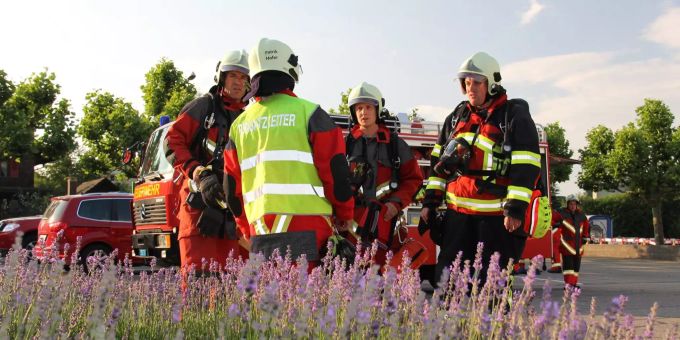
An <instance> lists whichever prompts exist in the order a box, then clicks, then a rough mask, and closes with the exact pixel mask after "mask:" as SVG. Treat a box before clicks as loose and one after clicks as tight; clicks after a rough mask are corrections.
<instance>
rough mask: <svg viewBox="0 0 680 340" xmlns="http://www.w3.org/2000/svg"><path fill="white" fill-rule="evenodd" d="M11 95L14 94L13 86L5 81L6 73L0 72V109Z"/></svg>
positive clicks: (7, 80)
mask: <svg viewBox="0 0 680 340" xmlns="http://www.w3.org/2000/svg"><path fill="white" fill-rule="evenodd" d="M12 93H14V84H13V83H12V82H11V81H10V80H9V79H7V73H5V71H3V70H0V107H2V105H3V104H5V102H6V101H7V99H9V98H10V97H12Z"/></svg>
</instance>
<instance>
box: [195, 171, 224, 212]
mask: <svg viewBox="0 0 680 340" xmlns="http://www.w3.org/2000/svg"><path fill="white" fill-rule="evenodd" d="M197 184H198V188H199V189H200V191H201V197H203V202H205V204H207V205H209V206H211V207H215V208H220V209H221V208H224V207H223V206H222V205H221V204H219V203H218V201H221V202H224V201H225V196H224V189H223V188H222V183H220V181H219V179H217V175H215V174H214V173H213V172H212V170H208V169H206V170H203V171H201V173H200V174H199V175H198V183H197Z"/></svg>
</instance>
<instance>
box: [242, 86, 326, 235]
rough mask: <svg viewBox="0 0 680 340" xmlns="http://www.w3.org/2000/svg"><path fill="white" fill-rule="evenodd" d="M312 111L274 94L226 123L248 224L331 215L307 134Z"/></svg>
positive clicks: (311, 106)
mask: <svg viewBox="0 0 680 340" xmlns="http://www.w3.org/2000/svg"><path fill="white" fill-rule="evenodd" d="M317 108H318V105H317V104H314V103H311V102H309V101H306V100H304V99H300V98H295V97H291V96H288V95H285V94H275V95H272V96H269V97H267V98H265V99H264V100H262V101H260V102H256V103H253V104H251V105H250V106H249V107H248V109H246V110H245V111H244V112H243V113H241V115H239V116H238V118H236V120H235V121H234V123H233V124H232V126H231V130H230V135H229V136H230V138H231V139H232V141H233V143H234V145H235V147H236V152H237V154H238V159H239V165H240V167H241V185H242V191H243V193H244V194H243V200H244V206H245V213H246V217H247V218H248V220H250V221H254V220H257V219H259V218H260V217H262V216H264V215H270V214H275V215H310V216H313V215H330V214H331V213H332V207H331V204H330V202H329V201H328V200H327V199H326V198H325V197H324V189H323V183H322V182H321V179H320V178H319V175H318V173H317V170H316V167H315V166H314V160H313V157H312V148H311V145H310V143H309V134H308V131H307V129H308V125H309V119H310V117H311V115H312V114H313V113H314V112H315V111H316V110H317ZM276 226H277V225H275V226H274V227H273V229H275V230H276ZM281 228H283V229H285V225H281ZM283 229H281V230H283Z"/></svg>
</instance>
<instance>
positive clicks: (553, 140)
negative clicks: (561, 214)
mask: <svg viewBox="0 0 680 340" xmlns="http://www.w3.org/2000/svg"><path fill="white" fill-rule="evenodd" d="M544 129H545V133H546V135H547V136H548V145H549V146H550V153H551V154H552V155H555V156H558V157H562V158H571V156H573V155H574V151H572V150H571V149H570V148H569V141H568V140H567V138H566V132H565V130H564V128H563V127H562V126H561V125H560V123H559V122H554V123H550V124H548V125H546V126H545V127H544ZM571 170H572V165H571V164H554V165H551V166H550V192H552V193H553V196H557V194H558V192H559V190H558V189H557V183H562V182H566V181H568V180H569V176H570V175H571Z"/></svg>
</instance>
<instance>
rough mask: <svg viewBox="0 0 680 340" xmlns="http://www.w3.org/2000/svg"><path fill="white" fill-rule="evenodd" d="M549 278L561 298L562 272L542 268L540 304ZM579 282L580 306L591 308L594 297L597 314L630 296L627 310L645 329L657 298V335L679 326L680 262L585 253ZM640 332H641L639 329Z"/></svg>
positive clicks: (581, 310) (536, 301) (555, 295)
mask: <svg viewBox="0 0 680 340" xmlns="http://www.w3.org/2000/svg"><path fill="white" fill-rule="evenodd" d="M545 280H549V281H550V286H551V287H552V288H553V290H552V299H553V301H561V299H562V296H563V288H564V281H563V280H562V274H551V273H548V272H542V273H541V274H540V275H538V276H537V277H536V282H535V283H534V285H533V287H534V289H536V291H537V292H536V298H535V299H534V304H535V305H536V307H538V306H539V305H540V301H541V297H542V292H543V290H542V286H543V284H544V283H545ZM579 282H581V284H582V287H581V288H582V291H581V296H580V297H579V302H578V310H579V313H580V314H588V313H589V312H590V302H591V299H592V298H593V297H595V298H596V301H597V305H596V308H597V315H599V316H602V315H603V313H604V312H605V310H606V309H607V307H609V306H610V305H611V301H612V298H614V297H617V296H619V295H625V296H627V297H628V302H627V303H626V305H625V307H624V312H625V313H627V314H632V315H633V316H634V317H635V326H636V328H637V329H639V330H640V331H641V330H642V329H644V327H645V322H646V319H647V315H648V314H649V311H650V308H651V307H652V305H653V304H654V302H657V303H658V304H659V306H658V309H657V317H656V323H655V338H659V337H662V336H664V335H665V334H666V332H667V331H668V329H669V328H670V327H671V325H673V324H675V325H678V326H679V327H680V262H677V261H655V260H639V259H616V258H594V257H591V258H589V257H585V258H584V259H583V262H582V264H581V272H580V275H579ZM522 286H523V281H522V276H520V277H519V280H517V281H515V288H516V289H521V288H522ZM638 334H640V332H638Z"/></svg>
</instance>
